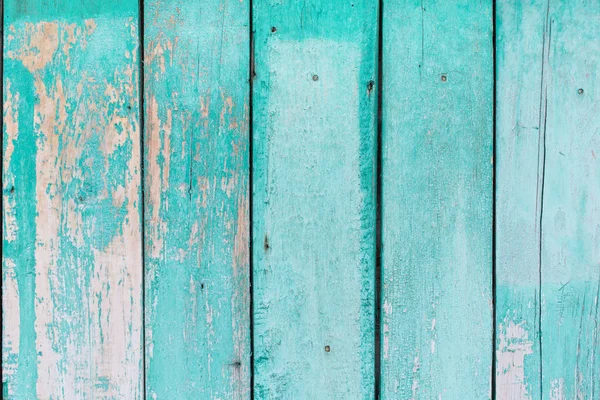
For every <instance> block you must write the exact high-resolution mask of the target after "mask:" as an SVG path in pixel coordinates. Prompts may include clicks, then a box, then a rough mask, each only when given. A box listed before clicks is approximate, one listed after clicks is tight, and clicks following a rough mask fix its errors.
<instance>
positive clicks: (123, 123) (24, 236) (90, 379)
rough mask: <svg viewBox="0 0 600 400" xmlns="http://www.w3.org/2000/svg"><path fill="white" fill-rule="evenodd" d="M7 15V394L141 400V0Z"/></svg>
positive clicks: (29, 7) (17, 7)
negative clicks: (139, 97) (139, 37)
mask: <svg viewBox="0 0 600 400" xmlns="http://www.w3.org/2000/svg"><path fill="white" fill-rule="evenodd" d="M4 7H5V9H4V11H5V14H4V17H5V19H4V22H5V27H6V29H5V31H4V38H3V39H4V54H3V56H4V58H3V60H4V61H3V67H4V76H3V80H4V113H3V115H4V141H3V232H4V234H3V249H2V250H3V252H2V273H3V288H2V290H3V324H2V325H3V330H2V331H3V334H2V349H3V363H2V365H3V384H4V394H5V395H6V397H7V398H11V399H12V398H14V399H34V398H37V399H50V398H53V399H57V398H61V399H63V398H66V399H75V398H127V399H136V398H141V393H142V386H141V382H142V348H141V339H142V309H141V294H142V283H141V282H142V279H141V278H142V275H141V273H142V263H141V252H142V244H141V234H140V232H141V229H140V181H141V174H140V161H141V160H140V145H139V141H140V136H139V135H140V129H139V110H138V63H139V58H138V5H137V1H132V0H126V1H116V0H114V1H93V0H90V1H86V2H85V5H84V4H83V3H82V2H71V1H67V0H55V1H52V2H49V1H35V0H18V1H17V0H9V1H5V2H4Z"/></svg>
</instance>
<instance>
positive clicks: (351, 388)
mask: <svg viewBox="0 0 600 400" xmlns="http://www.w3.org/2000/svg"><path fill="white" fill-rule="evenodd" d="M253 4H254V6H253V10H254V11H253V12H254V17H253V29H254V31H255V35H254V54H255V62H256V64H255V68H256V69H255V73H256V77H255V78H254V86H253V88H254V90H253V116H254V122H253V146H254V147H253V167H254V170H253V230H252V235H253V259H254V268H253V283H254V289H253V290H254V351H255V355H254V374H255V378H254V380H255V387H254V391H255V395H256V398H257V399H270V398H295V399H350V398H353V399H358V398H365V399H370V398H373V396H374V310H375V306H374V288H375V284H374V282H375V280H374V277H375V269H374V268H375V226H376V224H375V211H376V207H375V182H376V179H375V165H376V157H375V155H376V152H375V147H376V146H375V144H376V136H375V125H376V124H375V122H376V105H377V95H376V87H375V86H376V85H375V82H376V81H377V58H376V55H377V12H378V10H377V2H374V1H366V0H356V1H354V2H350V1H328V2H323V1H315V0H308V1H285V2H281V1H275V0H255V1H254V3H253Z"/></svg>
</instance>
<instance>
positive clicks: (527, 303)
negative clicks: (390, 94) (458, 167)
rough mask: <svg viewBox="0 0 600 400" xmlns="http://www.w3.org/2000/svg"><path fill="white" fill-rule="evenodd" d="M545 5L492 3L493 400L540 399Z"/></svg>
mask: <svg viewBox="0 0 600 400" xmlns="http://www.w3.org/2000/svg"><path fill="white" fill-rule="evenodd" d="M546 6H547V0H527V1H516V0H511V1H498V2H496V7H497V8H496V28H497V32H496V79H497V83H496V93H497V97H496V210H495V213H496V232H495V235H496V343H495V346H496V398H497V399H498V400H511V399H514V400H516V399H519V400H521V399H540V398H541V393H540V388H541V387H540V385H541V352H540V335H539V332H540V326H539V321H540V320H539V312H540V273H539V267H540V254H541V253H540V248H539V244H540V212H541V207H540V203H539V199H540V195H541V192H540V190H539V188H540V185H539V183H540V178H541V175H540V173H539V172H540V170H539V162H540V159H539V157H538V155H539V144H540V142H539V138H540V129H539V127H540V118H541V113H540V107H541V104H540V87H541V86H540V85H541V79H542V69H543V68H542V66H543V59H544V52H545V50H546V49H545V44H546V43H545V41H546V40H547V38H546V37H545V32H544V31H545V24H546V16H547V15H548V13H547V9H546Z"/></svg>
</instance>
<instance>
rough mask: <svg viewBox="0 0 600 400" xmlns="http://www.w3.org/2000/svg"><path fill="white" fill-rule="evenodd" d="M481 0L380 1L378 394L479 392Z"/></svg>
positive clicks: (488, 196)
mask: <svg viewBox="0 0 600 400" xmlns="http://www.w3.org/2000/svg"><path fill="white" fill-rule="evenodd" d="M492 68H493V58H492V1H482V2H476V3H475V2H472V1H467V0H460V1H452V2H441V1H427V0H413V1H393V2H386V3H385V7H384V9H383V72H382V73H383V77H382V78H383V87H382V91H383V99H382V102H383V105H382V106H383V109H382V118H383V120H382V269H383V285H382V292H383V294H382V302H383V304H382V337H383V338H382V354H381V368H382V382H381V384H382V389H381V397H382V398H383V399H397V398H402V399H408V398H414V399H417V398H418V399H438V398H449V399H455V398H456V399H458V398H469V399H483V398H489V397H490V391H491V382H490V377H491V374H490V372H491V363H492V290H491V289H492V284H491V283H492V96H493V69H492Z"/></svg>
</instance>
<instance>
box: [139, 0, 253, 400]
mask: <svg viewBox="0 0 600 400" xmlns="http://www.w3.org/2000/svg"><path fill="white" fill-rule="evenodd" d="M145 12H146V15H145V18H146V21H147V22H146V25H145V37H144V42H145V44H146V48H145V49H144V53H145V67H146V69H145V79H146V81H145V82H144V86H145V95H146V99H145V100H146V101H145V104H146V105H145V122H146V132H147V135H146V137H145V149H146V154H145V155H144V162H145V176H144V185H145V188H146V190H145V193H146V194H147V197H146V199H145V201H146V203H145V213H146V215H145V221H146V229H145V234H146V244H145V246H146V264H145V274H146V344H147V347H146V362H147V366H146V373H147V375H146V382H147V394H148V397H150V398H173V397H176V398H206V399H247V398H249V396H250V324H249V314H248V310H249V307H250V305H249V304H250V301H249V254H248V242H249V237H248V234H249V233H248V232H249V212H248V201H249V200H248V199H249V190H248V142H249V140H248V123H247V120H248V90H249V87H248V83H247V79H248V75H249V72H248V65H249V59H248V58H249V53H248V40H249V38H248V27H247V24H248V5H247V4H245V3H242V2H231V3H228V2H226V3H223V2H220V1H217V0H214V1H213V0H209V1H208V2H204V3H203V5H202V7H198V4H196V3H194V2H190V1H186V0H177V1H172V2H163V1H150V2H148V3H147V4H146V6H145ZM199 26H201V27H202V29H200V30H198V27H199ZM173 310H178V311H177V312H173Z"/></svg>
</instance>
